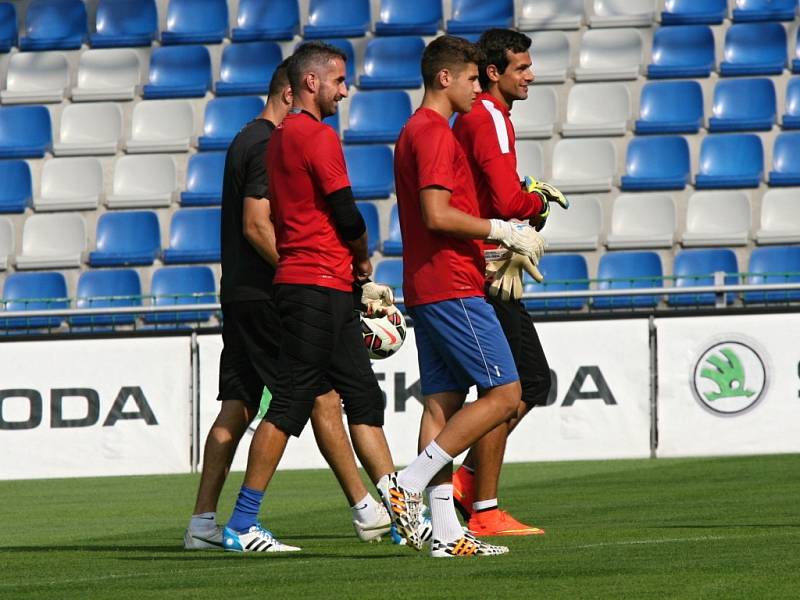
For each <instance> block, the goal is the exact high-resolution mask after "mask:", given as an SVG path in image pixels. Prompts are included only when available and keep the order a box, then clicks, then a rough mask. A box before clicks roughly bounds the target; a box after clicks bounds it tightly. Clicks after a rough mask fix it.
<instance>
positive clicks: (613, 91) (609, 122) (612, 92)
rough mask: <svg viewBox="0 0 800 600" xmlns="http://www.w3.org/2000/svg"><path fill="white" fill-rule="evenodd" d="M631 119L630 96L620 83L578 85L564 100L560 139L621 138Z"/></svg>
mask: <svg viewBox="0 0 800 600" xmlns="http://www.w3.org/2000/svg"><path fill="white" fill-rule="evenodd" d="M630 118H631V93H630V91H629V90H628V86H627V85H625V84H624V83H579V84H576V85H574V86H573V87H572V89H570V91H569V97H568V98H567V119H566V121H565V122H564V125H563V126H562V128H561V133H562V135H563V136H564V137H568V136H592V135H625V132H626V131H627V130H628V121H629V120H630Z"/></svg>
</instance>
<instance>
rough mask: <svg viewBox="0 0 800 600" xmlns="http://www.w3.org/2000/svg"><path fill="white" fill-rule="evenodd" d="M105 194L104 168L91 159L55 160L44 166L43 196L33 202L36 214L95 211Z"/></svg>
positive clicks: (98, 162)
mask: <svg viewBox="0 0 800 600" xmlns="http://www.w3.org/2000/svg"><path fill="white" fill-rule="evenodd" d="M102 195H103V167H102V165H101V164H100V161H99V160H97V159H96V158H92V157H89V156H86V157H82V158H53V159H50V160H46V161H45V162H44V166H43V167H42V185H41V193H40V194H39V196H36V197H34V199H33V208H34V210H36V211H51V210H94V209H96V208H97V206H98V205H99V204H100V200H101V197H102Z"/></svg>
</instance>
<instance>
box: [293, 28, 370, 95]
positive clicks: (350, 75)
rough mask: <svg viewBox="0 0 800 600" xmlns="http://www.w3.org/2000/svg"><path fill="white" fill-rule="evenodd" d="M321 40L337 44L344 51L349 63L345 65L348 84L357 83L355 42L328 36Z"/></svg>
mask: <svg viewBox="0 0 800 600" xmlns="http://www.w3.org/2000/svg"><path fill="white" fill-rule="evenodd" d="M319 41H320V42H325V43H326V44H330V45H331V46H336V47H337V48H339V50H341V51H342V52H344V54H345V56H346V57H347V64H346V65H345V68H346V72H345V78H346V79H347V85H348V86H349V85H350V84H351V83H355V81H356V53H355V51H354V50H353V44H352V42H350V40H348V39H347V38H328V39H324V40H319ZM303 44H304V42H300V43H298V44H297V45H296V46H295V50H296V49H297V48H299V47H300V46H302V45H303Z"/></svg>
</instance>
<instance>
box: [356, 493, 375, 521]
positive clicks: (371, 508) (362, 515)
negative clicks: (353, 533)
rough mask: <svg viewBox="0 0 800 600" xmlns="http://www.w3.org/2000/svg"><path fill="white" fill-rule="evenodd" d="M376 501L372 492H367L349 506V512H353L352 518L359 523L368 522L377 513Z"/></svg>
mask: <svg viewBox="0 0 800 600" xmlns="http://www.w3.org/2000/svg"><path fill="white" fill-rule="evenodd" d="M377 507H378V503H377V502H376V501H375V498H373V497H372V494H367V495H366V496H364V497H363V498H362V499H361V500H360V501H358V502H356V503H355V504H353V506H351V507H350V512H352V513H353V520H354V521H359V522H360V523H369V522H371V521H372V520H373V519H374V518H375V515H376V514H377V512H376V511H377Z"/></svg>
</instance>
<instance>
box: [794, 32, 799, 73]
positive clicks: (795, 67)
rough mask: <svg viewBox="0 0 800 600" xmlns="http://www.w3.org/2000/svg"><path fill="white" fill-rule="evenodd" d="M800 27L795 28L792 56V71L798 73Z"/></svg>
mask: <svg viewBox="0 0 800 600" xmlns="http://www.w3.org/2000/svg"><path fill="white" fill-rule="evenodd" d="M799 40H800V29H798V30H797V32H796V33H795V36H794V56H795V57H794V58H793V59H792V73H800V44H798V41H799Z"/></svg>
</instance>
